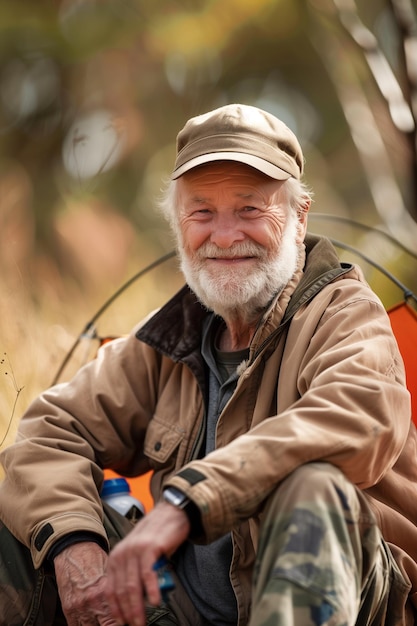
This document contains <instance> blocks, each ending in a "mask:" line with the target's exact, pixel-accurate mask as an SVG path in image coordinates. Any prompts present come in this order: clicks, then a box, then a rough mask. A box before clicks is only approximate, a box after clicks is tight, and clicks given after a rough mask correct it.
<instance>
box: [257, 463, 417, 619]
mask: <svg viewBox="0 0 417 626" xmlns="http://www.w3.org/2000/svg"><path fill="white" fill-rule="evenodd" d="M253 585H254V588H253V604H252V617H251V619H250V622H249V626H294V625H297V626H301V625H302V626H354V625H357V626H383V625H384V626H404V625H405V624H415V623H417V622H415V621H414V619H415V618H413V617H412V616H410V615H409V614H408V611H409V610H411V607H409V606H408V605H407V608H406V602H407V598H408V594H409V590H410V587H411V585H410V584H409V583H408V581H407V582H406V581H405V580H404V577H403V575H402V574H401V572H400V570H399V569H398V566H397V564H396V562H395V561H394V558H393V557H392V555H391V552H390V550H389V548H388V546H387V545H386V544H385V542H384V541H383V539H382V537H381V534H380V531H379V529H378V527H377V525H376V521H375V518H374V515H373V513H372V511H371V509H370V507H369V504H368V502H367V500H366V497H365V496H364V494H363V493H362V492H361V491H359V490H358V489H356V488H355V487H354V486H353V485H352V484H351V483H349V482H348V481H347V480H346V478H345V477H344V475H343V474H342V473H341V472H340V471H339V470H338V469H337V468H335V467H334V466H332V465H328V464H325V463H309V464H307V465H304V466H302V467H300V468H298V469H297V470H296V471H295V472H293V474H292V475H290V476H289V477H288V478H287V479H286V480H285V481H283V482H282V483H281V485H280V486H279V487H278V489H277V491H276V493H275V494H274V497H272V498H270V500H269V503H268V505H267V509H266V511H265V518H264V521H263V525H262V532H261V537H260V543H259V546H258V553H257V560H256V565H255V571H254V576H253ZM406 611H407V613H406Z"/></svg>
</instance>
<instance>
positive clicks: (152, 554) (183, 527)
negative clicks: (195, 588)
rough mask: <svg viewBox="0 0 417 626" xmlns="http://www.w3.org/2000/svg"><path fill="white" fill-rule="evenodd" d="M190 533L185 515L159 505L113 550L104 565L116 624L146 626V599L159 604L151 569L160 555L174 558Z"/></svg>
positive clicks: (152, 603)
mask: <svg viewBox="0 0 417 626" xmlns="http://www.w3.org/2000/svg"><path fill="white" fill-rule="evenodd" d="M189 532H190V522H189V520H188V517H187V515H186V513H184V511H182V510H180V509H177V508H176V507H174V506H172V505H171V504H168V503H166V502H161V503H159V504H157V505H156V506H155V508H154V509H153V510H152V511H151V512H150V513H148V515H146V516H145V517H143V518H142V519H141V520H140V521H139V522H138V523H137V524H136V526H135V527H134V529H133V530H132V531H131V532H130V533H129V534H128V535H127V537H125V538H124V539H123V540H122V541H121V542H120V543H118V544H117V546H116V547H115V548H114V549H113V550H112V552H111V554H110V556H109V559H108V563H107V577H106V581H105V598H106V600H107V601H108V604H109V607H110V612H111V614H112V615H113V617H114V618H115V619H116V623H117V624H130V625H131V626H145V623H146V618H145V598H146V600H147V602H148V603H149V604H151V605H155V606H157V605H159V604H160V603H161V594H160V591H159V585H158V577H157V574H156V572H155V571H154V569H153V566H154V564H155V562H156V561H157V560H158V559H159V558H160V557H161V556H162V555H167V556H170V555H171V554H173V552H175V550H177V548H178V547H179V546H180V545H181V544H182V543H183V542H184V541H185V540H186V539H187V537H188V535H189ZM110 623H111V622H109V624H110ZM106 626H107V624H106Z"/></svg>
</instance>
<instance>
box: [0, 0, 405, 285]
mask: <svg viewBox="0 0 417 626" xmlns="http://www.w3.org/2000/svg"><path fill="white" fill-rule="evenodd" d="M415 14H416V11H415V7H414V5H413V4H412V2H411V0H375V1H373V2H372V3H369V2H367V0H358V1H357V2H354V0H229V1H228V2H223V0H199V1H193V2H189V0H160V1H159V2H158V3H146V2H144V1H143V0H62V1H61V2H58V1H57V0H55V1H53V0H39V2H37V3H36V6H35V5H33V3H31V2H24V1H23V2H19V3H18V4H16V3H15V2H13V1H12V0H4V1H3V3H2V6H1V8H0V42H1V43H0V132H1V138H2V143H1V147H0V184H1V180H3V181H4V180H5V178H7V179H8V180H11V179H13V180H14V181H15V184H16V188H19V187H20V186H21V185H20V182H19V181H21V182H22V184H23V185H24V187H25V189H28V191H27V194H26V196H25V200H24V201H25V203H26V204H25V211H26V212H29V214H32V215H33V220H34V221H33V238H32V239H31V240H29V239H27V238H26V242H27V245H28V247H27V255H26V261H27V264H26V266H25V270H24V272H23V274H24V275H26V272H27V274H28V275H31V276H32V280H33V284H34V285H36V284H37V280H38V279H39V276H38V275H37V274H36V272H38V274H39V273H42V272H44V268H45V264H46V265H48V263H52V264H55V266H56V267H57V268H58V269H59V271H60V272H61V273H63V274H64V275H72V276H73V278H74V279H76V280H77V281H81V282H82V281H83V275H82V273H83V271H84V270H83V268H85V266H86V264H85V263H83V262H81V261H80V259H79V256H80V254H82V253H81V251H80V250H79V246H78V247H77V246H74V245H72V246H71V245H67V246H66V248H65V251H64V249H63V248H62V241H63V238H64V239H65V240H66V241H67V242H68V239H69V238H71V237H73V238H74V237H75V238H77V237H78V235H77V232H76V230H74V232H71V224H73V221H72V220H71V219H70V218H65V219H64V217H63V214H66V213H70V214H72V213H73V212H74V207H76V210H77V212H79V211H80V210H81V211H82V210H83V209H82V207H83V206H84V207H85V208H86V211H87V210H88V207H89V206H90V205H91V203H93V205H94V207H95V209H94V210H95V212H96V214H97V215H98V216H99V215H100V214H101V213H102V215H103V219H107V217H108V216H109V212H118V213H120V214H121V215H123V216H124V217H125V218H126V219H127V220H128V221H129V222H130V223H131V224H132V225H133V226H134V228H135V231H136V234H137V235H136V236H137V237H138V240H139V241H138V242H136V243H135V242H134V241H133V240H132V239H131V237H130V235H129V236H128V237H127V240H126V242H125V245H126V247H127V248H126V249H127V255H128V256H129V255H133V256H134V249H135V247H136V248H137V250H138V254H139V251H140V247H141V246H143V247H146V250H147V251H148V254H150V255H152V254H156V253H157V252H158V251H159V250H160V251H164V250H166V249H167V248H168V247H169V246H170V239H169V236H167V234H166V231H165V229H164V228H161V221H160V218H159V216H158V215H157V213H155V211H153V210H152V207H153V206H154V199H155V197H156V196H157V195H158V193H159V190H160V186H161V179H163V178H164V177H165V176H166V175H167V174H168V173H169V171H170V168H171V165H172V161H173V158H174V152H175V145H174V143H175V142H174V140H175V135H176V132H177V131H178V129H179V128H180V127H181V126H182V125H183V123H184V122H185V120H186V119H187V118H188V117H189V116H190V115H194V114H198V113H201V112H203V111H205V110H207V109H209V108H213V107H215V106H218V105H221V104H223V103H226V102H231V101H237V100H238V101H244V102H247V103H251V104H255V105H259V106H262V107H264V108H267V109H268V110H270V111H272V112H273V113H276V114H277V115H279V116H280V117H282V118H283V119H284V121H286V122H287V123H288V125H289V126H290V127H292V128H293V130H294V131H295V132H296V133H297V135H298V136H299V137H300V140H301V142H302V144H303V146H304V149H305V154H306V157H307V180H308V182H310V183H311V184H312V186H313V188H314V190H315V196H316V209H317V210H318V211H320V212H322V213H324V214H336V215H342V216H345V217H351V218H353V219H357V220H360V221H362V222H363V221H364V222H366V223H369V224H371V225H373V224H375V225H379V226H381V227H383V228H384V229H387V230H388V231H389V232H391V233H392V234H394V235H395V236H397V237H398V238H399V239H400V240H401V241H402V242H403V243H404V244H406V245H407V246H408V247H410V248H413V249H416V245H417V237H416V225H415V218H416V211H417V209H416V206H417V200H416V198H417V190H416V183H415V181H416V180H417V177H416V176H415V174H416V163H417V159H416V142H415V137H416V134H415V119H416V108H417V105H416V97H415V91H416V69H415V63H416V61H415V59H416V56H417V54H416V51H415V50H416V38H415V37H416V36H415V25H416V19H415ZM100 206H101V207H103V208H102V209H100V208H99V207H100ZM5 211H6V209H5V205H4V199H2V198H0V215H1V214H4V212H5ZM327 227H328V226H326V227H325V228H327ZM63 228H67V229H68V230H67V231H66V232H65V233H64V234H63V230H62V229H63ZM345 231H346V237H347V238H348V239H352V238H353V239H354V240H355V241H356V243H357V244H360V245H362V243H363V244H364V245H365V246H367V245H368V246H369V245H372V244H370V243H369V241H370V240H369V237H368V238H362V237H361V236H360V235H359V233H358V232H357V231H356V230H354V229H353V230H349V229H348V228H345ZM359 240H360V241H359ZM141 242H142V243H141ZM29 243H30V245H29ZM10 245H12V244H10ZM16 245H17V244H16ZM17 247H19V246H17ZM75 249H77V252H75ZM152 250H153V251H154V252H153V253H152ZM75 254H77V255H78V256H77V258H76V259H74V255H75ZM86 254H90V250H87V251H86ZM114 254H117V250H115V251H114ZM19 255H20V256H19V260H18V262H19V267H20V270H22V267H23V266H22V263H24V260H23V259H22V250H21V246H20V247H19ZM384 255H385V256H384ZM384 255H383V256H382V261H383V262H387V263H390V262H391V260H392V259H393V262H395V259H396V258H397V257H398V251H392V253H391V256H390V257H389V255H388V256H387V250H386V249H385V250H384ZM1 256H2V253H0V257H1ZM9 257H10V253H9ZM37 260H40V261H39V263H38V262H37ZM0 263H1V258H0ZM39 268H41V269H39ZM120 268H121V269H120V271H121V272H122V273H123V268H125V271H127V265H126V263H125V264H123V263H120ZM405 273H407V270H406V269H405ZM84 278H85V276H84ZM106 278H107V273H106V272H103V275H102V276H101V278H100V276H99V273H98V275H95V277H94V280H98V281H100V280H102V281H104V280H106ZM117 280H118V277H117V276H116V275H115V276H114V281H115V282H116V283H117ZM29 282H30V281H29Z"/></svg>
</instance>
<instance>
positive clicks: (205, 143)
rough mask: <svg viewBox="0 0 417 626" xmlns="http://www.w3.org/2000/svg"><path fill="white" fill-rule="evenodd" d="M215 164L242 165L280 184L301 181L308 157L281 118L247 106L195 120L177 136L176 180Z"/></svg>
mask: <svg viewBox="0 0 417 626" xmlns="http://www.w3.org/2000/svg"><path fill="white" fill-rule="evenodd" d="M212 161H238V162H239V163H245V164H246V165H250V166H251V167H254V168H255V169H257V170H259V171H261V172H263V173H264V174H266V175H267V176H270V177H271V178H275V179H276V180H286V179H287V178H290V177H291V176H292V177H293V178H297V179H299V178H301V176H302V173H303V165H304V157H303V153H302V150H301V147H300V144H299V143H298V140H297V137H296V136H295V135H294V133H293V132H292V131H291V130H290V129H289V128H288V126H286V125H285V124H284V122H281V120H279V119H278V118H277V117H275V116H274V115H271V113H267V112H266V111H263V110H262V109H258V108H256V107H253V106H249V105H244V104H227V105H226V106H223V107H220V108H219V109H215V110H214V111H210V112H209V113H205V114H204V115H198V116H197V117H192V118H191V119H190V120H188V122H187V123H186V124H185V126H184V128H183V129H182V130H181V131H180V132H179V133H178V136H177V158H176V161H175V167H174V171H173V173H172V178H173V179H176V178H179V177H180V176H182V175H183V174H185V172H188V170H191V169H193V168H194V167H197V166H198V165H203V164H204V163H211V162H212Z"/></svg>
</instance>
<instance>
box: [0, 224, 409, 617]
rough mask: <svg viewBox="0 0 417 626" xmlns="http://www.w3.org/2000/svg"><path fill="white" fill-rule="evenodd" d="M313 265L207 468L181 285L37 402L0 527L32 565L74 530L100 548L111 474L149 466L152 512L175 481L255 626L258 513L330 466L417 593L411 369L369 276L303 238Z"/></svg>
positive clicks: (274, 325) (196, 360)
mask: <svg viewBox="0 0 417 626" xmlns="http://www.w3.org/2000/svg"><path fill="white" fill-rule="evenodd" d="M306 252H307V256H306V265H305V267H304V271H300V272H298V273H297V275H296V276H295V277H294V279H293V280H292V281H291V283H290V284H289V285H288V286H287V288H286V289H285V290H284V291H283V293H282V294H281V295H280V296H279V298H278V299H277V301H276V302H274V303H273V305H272V306H271V307H270V309H269V310H268V311H267V312H266V314H265V316H264V319H263V323H262V324H261V325H260V326H259V329H258V330H257V332H256V334H255V336H254V338H253V341H252V343H251V346H250V356H249V359H248V361H247V362H246V363H243V364H242V365H241V367H240V372H241V374H240V377H239V381H238V384H237V387H236V390H235V392H234V394H233V396H232V397H231V399H230V401H229V402H228V404H227V405H226V407H225V409H224V411H223V412H222V414H221V415H220V418H219V421H218V426H217V449H216V450H215V451H214V452H212V453H211V454H209V455H208V456H207V457H206V458H204V459H200V460H198V459H197V456H198V450H199V446H200V443H201V440H202V436H203V432H204V398H205V375H204V369H203V364H202V359H201V355H200V341H201V322H202V319H203V318H204V316H205V315H207V313H206V311H205V310H204V308H203V307H201V306H200V305H199V304H198V303H197V302H196V299H195V296H194V295H193V294H192V293H191V292H190V291H189V289H188V288H187V287H185V288H184V289H183V290H182V291H181V292H179V293H178V294H177V295H176V296H175V297H174V298H173V299H172V300H171V301H170V302H169V303H168V304H167V305H165V306H164V307H163V308H162V309H161V310H160V311H159V312H157V313H156V314H155V315H153V316H152V317H151V318H150V319H149V320H148V321H147V322H146V323H145V324H144V325H143V326H141V327H140V329H139V330H138V331H137V332H134V333H132V334H131V335H130V336H129V337H128V338H124V339H118V340H115V341H114V342H112V343H110V344H107V345H106V346H105V347H104V348H102V349H101V350H100V351H99V354H98V356H97V358H96V359H95V360H94V361H93V362H91V363H90V364H88V365H86V366H85V367H84V368H82V369H81V370H80V372H79V373H78V374H77V376H76V377H75V379H74V380H73V381H72V382H70V383H69V384H65V385H59V386H57V387H54V388H52V389H50V390H48V391H46V392H45V393H44V394H42V395H41V397H40V398H38V399H37V400H35V402H34V403H33V404H32V405H31V407H30V408H29V409H28V411H27V412H26V414H25V415H24V417H23V419H22V421H21V425H20V430H19V434H18V437H17V441H16V443H15V444H14V445H12V446H10V447H9V448H7V449H6V450H5V451H4V452H3V453H2V458H1V460H2V462H3V464H4V468H5V471H6V478H5V480H4V482H3V484H2V485H1V487H0V517H1V518H2V519H3V520H4V522H5V523H6V525H8V526H9V528H10V529H11V530H12V532H13V533H15V534H16V536H17V537H18V538H19V539H20V540H21V541H23V542H24V543H25V544H27V545H28V546H30V548H31V552H32V556H33V561H34V563H35V566H39V565H40V564H41V563H42V560H43V559H44V558H45V555H46V554H47V552H48V550H49V549H50V547H51V546H52V545H53V543H54V542H55V541H56V540H57V539H59V538H60V537H62V536H64V535H66V534H68V533H71V532H74V531H79V530H84V531H92V532H95V533H98V534H100V535H102V536H103V537H104V536H105V535H104V530H103V526H102V522H101V520H102V509H101V503H100V499H99V489H100V486H101V483H102V479H103V473H102V469H103V468H106V467H108V468H112V469H114V470H116V471H118V472H120V473H122V474H125V475H127V476H129V475H136V474H139V473H142V472H146V471H148V470H149V469H153V470H154V475H153V481H152V490H153V495H154V497H155V499H156V500H158V498H159V497H160V494H161V487H162V485H163V484H165V485H166V484H170V485H175V486H177V487H179V488H180V489H182V490H183V491H185V492H186V493H187V494H188V495H189V496H190V497H191V498H192V500H193V501H194V502H195V503H196V504H197V505H198V507H199V509H200V511H201V517H202V523H203V527H204V536H202V537H201V538H200V539H201V540H202V541H212V540H214V539H217V538H218V537H220V536H221V535H223V534H225V533H226V532H228V531H230V530H231V531H232V536H233V541H234V553H233V563H232V568H231V581H232V584H233V586H234V589H235V592H236V597H237V601H238V609H239V624H245V623H247V619H248V612H249V605H250V578H251V571H252V566H253V561H254V554H255V551H256V545H257V538H258V529H259V523H260V520H261V518H262V505H263V502H264V501H265V499H266V498H267V496H268V494H269V493H270V492H271V491H272V490H273V489H274V488H275V486H276V485H277V483H278V482H279V481H281V480H282V479H284V478H285V477H286V476H287V475H288V474H289V472H291V471H292V470H294V469H295V468H296V467H298V466H299V465H301V464H305V463H308V462H310V461H313V460H323V461H327V462H329V463H332V464H334V465H336V466H337V467H339V468H340V469H341V470H342V471H343V472H344V473H345V475H346V476H347V477H348V478H349V479H350V480H351V481H352V482H353V483H354V484H356V485H357V486H358V487H359V488H361V489H363V490H366V492H367V493H368V494H369V499H370V501H371V502H372V504H373V507H374V509H375V513H376V515H377V517H378V520H379V523H380V526H381V528H382V530H383V533H384V536H385V538H386V539H387V541H389V542H391V543H392V544H394V546H393V548H392V549H393V552H394V554H395V556H396V558H397V561H398V563H399V564H400V566H401V567H402V568H403V571H406V572H408V574H407V573H406V575H408V576H410V578H411V583H412V594H415V592H416V591H417V566H416V561H417V528H416V522H417V463H416V444H417V437H416V432H415V428H414V426H412V424H411V420H410V398H409V394H408V392H407V390H406V388H405V382H404V381H405V377H404V369H403V364H402V360H401V357H400V355H399V352H398V348H397V345H396V342H395V339H394V337H393V334H392V332H391V328H390V323H389V320H388V317H387V314H386V312H385V310H384V307H383V306H382V304H381V303H380V301H379V300H378V298H377V297H376V295H375V294H374V293H373V292H372V291H371V290H370V289H369V287H368V286H367V284H366V283H365V281H364V280H363V279H362V277H361V274H360V271H359V270H357V269H356V268H354V267H352V266H343V267H341V266H340V263H339V261H338V259H337V257H336V254H335V252H334V250H333V248H332V247H331V245H330V244H329V242H328V241H327V240H325V239H321V238H318V237H313V236H307V238H306ZM404 568H405V569H404ZM414 598H415V595H414Z"/></svg>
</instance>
